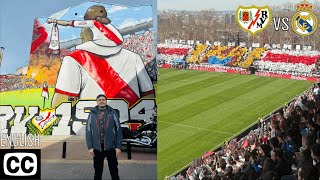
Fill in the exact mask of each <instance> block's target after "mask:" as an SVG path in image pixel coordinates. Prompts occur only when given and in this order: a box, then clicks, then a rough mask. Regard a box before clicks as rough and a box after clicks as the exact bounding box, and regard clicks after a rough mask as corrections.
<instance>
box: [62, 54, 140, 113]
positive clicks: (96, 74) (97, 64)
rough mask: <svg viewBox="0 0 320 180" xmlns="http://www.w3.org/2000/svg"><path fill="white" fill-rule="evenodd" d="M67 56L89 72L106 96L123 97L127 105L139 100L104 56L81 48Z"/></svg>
mask: <svg viewBox="0 0 320 180" xmlns="http://www.w3.org/2000/svg"><path fill="white" fill-rule="evenodd" d="M68 56H71V57H72V58H73V59H75V60H76V61H77V62H78V63H79V64H80V65H81V66H82V67H83V68H84V69H85V70H86V71H87V72H88V73H89V74H90V76H91V77H92V78H93V79H94V80H95V81H96V82H97V84H98V85H99V86H100V88H101V89H102V90H103V91H104V93H105V95H106V96H107V97H108V98H122V99H125V100H126V101H127V102H128V103H129V107H131V106H132V105H134V103H136V102H137V101H138V100H139V97H138V96H137V94H136V93H135V92H134V91H133V90H132V89H131V87H130V86H129V85H128V84H127V83H126V82H125V81H124V80H123V79H122V78H121V77H120V76H119V74H118V73H117V72H116V71H115V70H114V69H113V68H112V67H111V65H110V64H109V63H108V62H107V61H106V60H105V59H104V58H102V57H100V56H97V55H95V54H92V53H90V52H87V51H83V50H75V51H73V52H71V53H70V54H69V55H68Z"/></svg>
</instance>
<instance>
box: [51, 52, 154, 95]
mask: <svg viewBox="0 0 320 180" xmlns="http://www.w3.org/2000/svg"><path fill="white" fill-rule="evenodd" d="M106 61H107V62H108V63H109V64H110V65H111V67H112V68H113V69H114V70H115V71H116V72H117V73H118V74H119V76H120V77H121V78H122V79H123V80H124V81H125V82H126V83H127V84H128V85H129V86H130V87H131V89H132V90H133V91H134V92H135V93H136V95H137V96H138V97H139V98H140V97H141V93H148V92H150V91H153V85H152V82H151V80H150V77H149V75H148V73H147V71H146V70H145V66H144V64H143V62H142V59H141V58H140V56H139V55H138V54H136V53H133V52H131V51H128V50H125V49H122V50H121V51H120V52H119V53H117V54H115V55H113V56H111V57H108V58H106ZM56 92H58V93H60V94H66V95H69V96H75V97H80V98H81V99H87V98H95V97H97V95H99V94H104V91H103V90H102V89H101V87H99V85H98V84H97V82H96V80H95V79H94V78H93V77H91V75H90V74H89V73H88V72H87V71H86V70H85V69H84V68H83V67H82V66H81V65H80V64H79V63H78V62H77V61H76V60H75V59H73V58H72V57H70V56H66V57H65V58H64V59H63V62H62V65H61V68H60V71H59V76H58V79H57V84H56Z"/></svg>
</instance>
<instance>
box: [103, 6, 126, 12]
mask: <svg viewBox="0 0 320 180" xmlns="http://www.w3.org/2000/svg"><path fill="white" fill-rule="evenodd" d="M126 9H128V8H127V7H125V6H112V8H110V9H109V10H107V12H108V13H114V12H117V11H123V10H126Z"/></svg>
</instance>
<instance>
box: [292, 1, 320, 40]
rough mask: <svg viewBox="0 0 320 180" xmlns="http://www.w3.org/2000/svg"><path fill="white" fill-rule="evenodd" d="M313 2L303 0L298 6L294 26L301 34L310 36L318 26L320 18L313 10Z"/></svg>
mask: <svg viewBox="0 0 320 180" xmlns="http://www.w3.org/2000/svg"><path fill="white" fill-rule="evenodd" d="M312 8H313V7H312V4H311V3H308V2H307V1H303V2H301V3H299V4H298V5H297V6H296V9H297V10H298V11H299V12H297V13H296V14H295V15H294V16H293V17H292V28H293V30H294V31H295V32H296V33H297V34H299V35H301V36H309V35H310V34H312V33H314V31H315V30H316V29H317V27H318V19H317V17H316V16H315V15H314V14H313V13H312V12H311V10H312Z"/></svg>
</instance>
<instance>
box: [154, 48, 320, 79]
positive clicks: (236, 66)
mask: <svg viewBox="0 0 320 180" xmlns="http://www.w3.org/2000/svg"><path fill="white" fill-rule="evenodd" d="M158 53H159V56H158V58H159V61H158V65H159V67H166V68H170V67H172V68H173V67H174V66H173V65H174V63H173V61H175V60H185V59H186V62H187V66H186V68H187V69H197V70H200V69H201V70H208V68H206V67H208V66H207V65H211V66H210V67H212V68H215V69H217V68H219V69H222V70H221V71H220V70H212V69H211V70H210V71H220V72H225V71H224V70H225V69H232V68H229V67H233V69H232V70H241V71H242V70H243V69H245V70H247V71H248V72H249V68H250V67H251V66H253V67H254V68H255V69H256V70H257V72H256V75H266V76H272V77H282V78H289V79H299V78H298V77H303V78H308V79H306V80H311V81H318V79H317V78H318V77H320V73H319V65H318V64H320V62H319V59H320V52H318V51H309V50H304V51H301V50H279V49H272V50H268V49H267V48H247V47H239V46H233V47H229V46H213V45H212V46H210V45H204V44H197V45H196V46H195V47H194V48H192V47H191V46H190V45H181V44H170V45H167V44H160V45H158ZM194 64H197V66H195V65H194ZM213 65H215V66H213ZM216 65H217V66H216ZM266 73H267V74H266ZM268 73H269V74H268ZM270 73H271V74H270ZM283 75H288V76H285V77H284V76H283ZM289 75H290V76H289ZM291 76H293V77H291Z"/></svg>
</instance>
